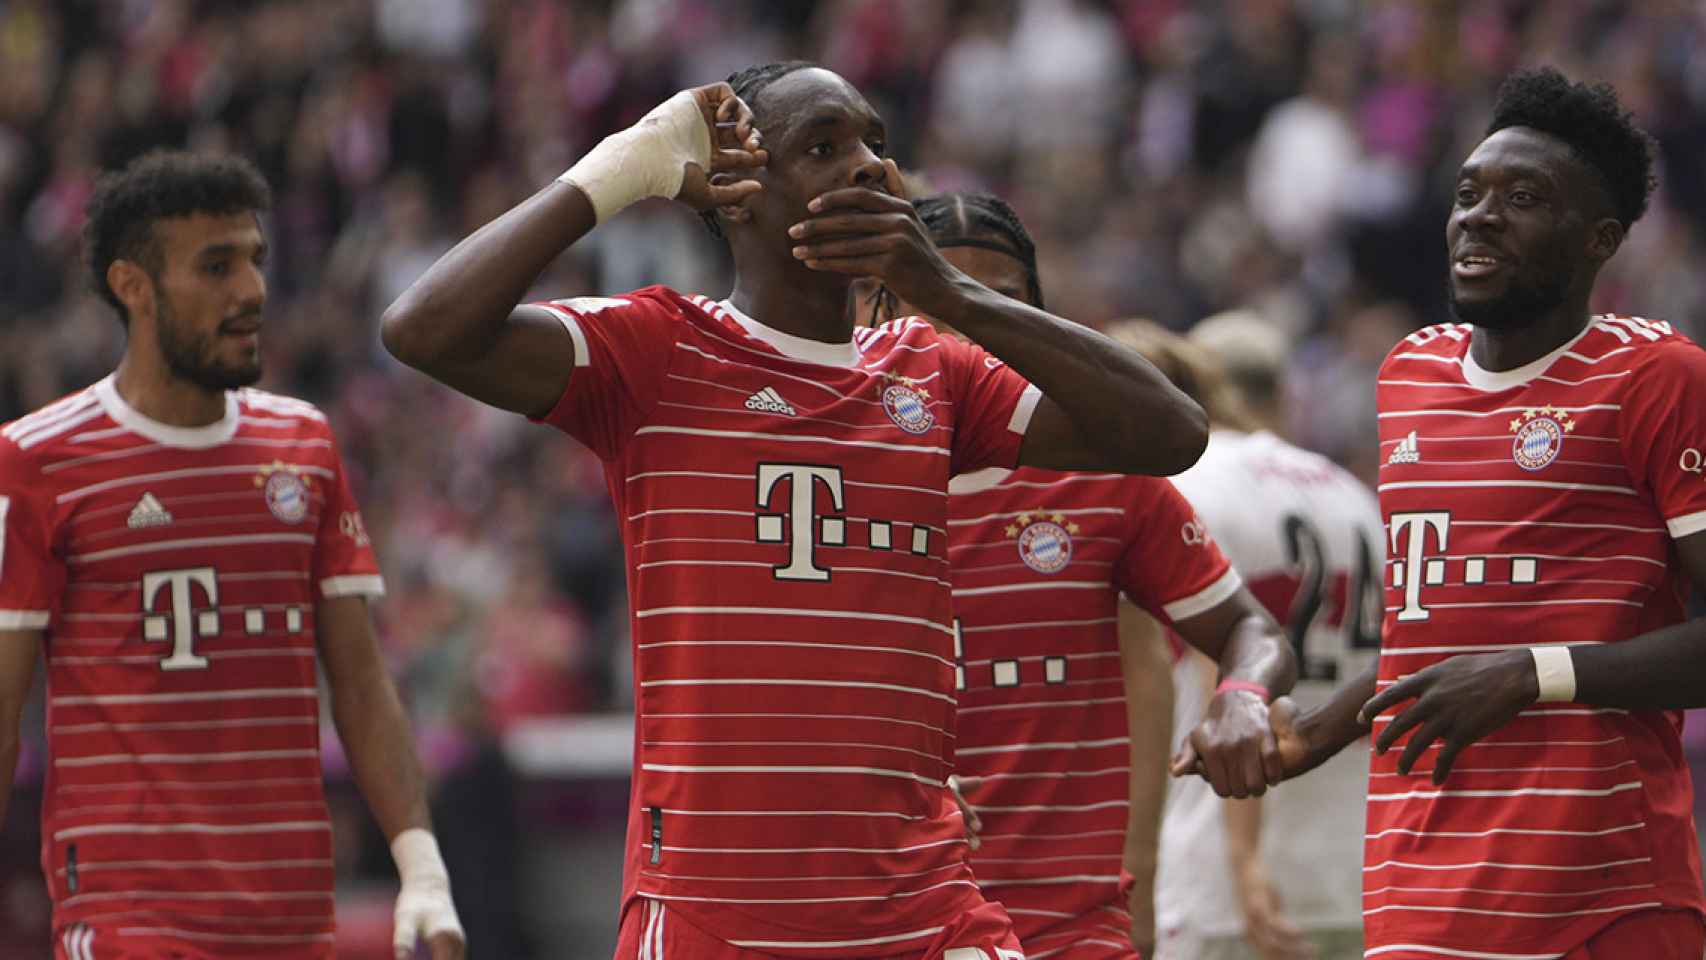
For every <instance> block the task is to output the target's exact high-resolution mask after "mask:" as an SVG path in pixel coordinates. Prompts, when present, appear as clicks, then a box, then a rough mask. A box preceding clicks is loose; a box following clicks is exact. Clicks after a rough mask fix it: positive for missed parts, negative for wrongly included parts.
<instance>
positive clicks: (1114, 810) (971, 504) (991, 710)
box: [948, 469, 1240, 958]
mask: <svg viewBox="0 0 1706 960" xmlns="http://www.w3.org/2000/svg"><path fill="white" fill-rule="evenodd" d="M949 489H950V490H951V491H952V493H953V496H952V498H951V500H950V502H949V513H950V519H949V521H948V529H949V534H950V536H949V540H950V543H949V557H950V559H951V560H952V565H953V581H954V613H955V615H956V617H957V618H958V619H957V625H958V627H959V633H960V637H961V643H960V647H959V649H958V650H956V652H955V653H956V659H957V664H958V671H959V676H960V737H959V744H958V749H957V750H956V752H955V764H956V767H957V774H958V776H959V778H960V782H961V787H962V790H963V792H964V793H965V795H966V799H967V802H969V803H970V804H971V805H972V806H973V808H975V809H976V810H977V812H978V817H979V818H980V819H981V820H982V821H983V830H982V832H981V834H980V836H981V838H982V841H983V842H982V845H981V848H980V849H979V850H978V851H977V852H976V853H974V854H973V856H972V863H973V867H974V869H975V870H976V871H977V878H978V882H979V884H981V885H982V887H983V889H984V892H985V893H986V894H987V895H989V896H991V897H994V898H995V899H997V900H999V901H1000V902H1001V903H1002V904H1003V905H1004V906H1006V908H1007V912H1008V913H1009V914H1011V915H1012V917H1013V920H1014V923H1015V925H1016V927H1017V930H1018V932H1019V937H1020V939H1021V940H1022V941H1023V942H1024V944H1025V948H1026V951H1027V954H1028V955H1029V956H1031V957H1046V956H1053V955H1056V954H1057V953H1062V952H1064V951H1067V950H1070V955H1071V956H1073V957H1081V958H1092V957H1122V956H1131V955H1132V946H1131V941H1130V936H1131V919H1130V917H1129V916H1128V915H1127V914H1126V912H1125V904H1124V902H1123V896H1122V890H1123V885H1122V883H1121V873H1120V865H1121V859H1122V857H1123V854H1124V850H1125V828H1126V815H1127V811H1128V808H1129V806H1130V792H1131V762H1130V758H1131V743H1130V737H1129V736H1128V733H1127V727H1126V700H1125V680H1124V677H1125V674H1124V672H1123V670H1122V669H1121V665H1120V643H1119V635H1118V630H1117V612H1116V607H1117V604H1118V602H1119V598H1120V594H1121V593H1122V592H1124V593H1126V594H1128V595H1129V596H1130V597H1131V598H1132V600H1133V601H1134V602H1135V603H1136V604H1137V605H1138V606H1140V607H1142V608H1143V609H1145V610H1147V611H1148V612H1150V613H1151V614H1153V615H1154V616H1155V617H1157V618H1158V619H1160V620H1162V621H1163V622H1169V623H1170V622H1172V621H1176V620H1180V619H1184V618H1188V617H1192V616H1195V615H1197V614H1199V613H1203V612H1205V611H1207V610H1209V609H1211V608H1213V607H1214V606H1215V605H1216V604H1219V603H1220V602H1222V601H1224V600H1226V599H1227V598H1228V597H1230V596H1232V595H1233V594H1234V593H1236V592H1237V590H1238V587H1239V584H1240V581H1239V577H1238V574H1237V573H1236V572H1234V571H1233V570H1232V569H1231V567H1230V566H1229V565H1228V564H1227V561H1226V558H1225V557H1224V556H1222V555H1221V552H1220V549H1219V548H1218V547H1216V546H1215V544H1214V542H1213V541H1212V540H1211V539H1209V538H1208V537H1207V536H1206V535H1205V534H1204V532H1203V528H1202V523H1201V521H1199V520H1198V519H1197V516H1196V513H1195V512H1194V511H1192V509H1191V507H1190V505H1189V504H1188V503H1186V502H1185V499H1184V497H1182V496H1180V495H1179V493H1178V491H1177V490H1175V489H1174V488H1173V485H1172V484H1171V483H1169V482H1168V481H1167V480H1165V479H1162V478H1159V477H1133V476H1121V475H1117V474H1062V473H1050V472H1045V471H1041V470H1032V469H1020V470H1016V471H1012V472H1008V471H1004V470H992V471H984V472H981V473H978V474H972V475H970V476H965V477H956V478H955V480H954V483H953V485H952V486H951V487H950V488H949Z"/></svg>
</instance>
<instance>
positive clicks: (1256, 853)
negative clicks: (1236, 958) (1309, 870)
mask: <svg viewBox="0 0 1706 960" xmlns="http://www.w3.org/2000/svg"><path fill="white" fill-rule="evenodd" d="M1221 815H1222V816H1223V817H1224V818H1225V822H1226V860H1227V866H1228V867H1229V868H1230V869H1231V871H1232V885H1233V888H1234V889H1235V890H1236V891H1237V894H1238V904H1239V908H1240V909H1241V910H1242V911H1243V913H1244V940H1245V942H1246V943H1248V944H1249V945H1250V946H1251V947H1252V948H1254V949H1255V951H1256V952H1257V954H1258V955H1260V956H1261V957H1262V958H1263V960H1308V958H1313V957H1314V956H1315V955H1316V953H1315V946H1314V944H1312V943H1311V942H1310V941H1309V938H1308V937H1307V936H1306V935H1305V934H1304V933H1303V931H1302V930H1299V929H1298V928H1297V925H1296V924H1293V923H1292V922H1291V921H1290V920H1289V919H1288V918H1287V917H1286V915H1285V912H1284V905H1283V904H1282V903H1281V901H1280V895H1279V890H1278V889H1277V888H1275V887H1274V883H1273V880H1272V879H1271V878H1270V877H1269V876H1268V869H1267V865H1266V864H1264V863H1263V862H1262V798H1261V797H1250V798H1249V799H1246V800H1228V801H1226V802H1225V803H1223V804H1221Z"/></svg>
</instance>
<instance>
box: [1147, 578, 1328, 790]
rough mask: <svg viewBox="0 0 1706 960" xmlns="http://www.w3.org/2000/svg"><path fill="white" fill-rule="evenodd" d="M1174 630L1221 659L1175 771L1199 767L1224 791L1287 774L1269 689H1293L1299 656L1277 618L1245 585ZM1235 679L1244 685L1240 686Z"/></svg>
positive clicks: (1262, 785)
mask: <svg viewBox="0 0 1706 960" xmlns="http://www.w3.org/2000/svg"><path fill="white" fill-rule="evenodd" d="M1176 628H1177V629H1178V631H1179V635H1180V636H1182V637H1184V638H1185V640H1186V642H1188V643H1190V645H1191V646H1193V647H1196V648H1197V649H1198V650H1201V651H1202V652H1203V653H1204V654H1205V655H1206V656H1208V657H1209V659H1211V660H1214V661H1215V662H1216V663H1218V664H1219V665H1220V687H1219V688H1218V689H1217V692H1216V693H1215V695H1214V697H1213V699H1211V700H1210V701H1209V704H1208V712H1207V715H1206V716H1204V717H1203V722H1202V724H1201V725H1199V726H1198V727H1197V729H1195V730H1194V731H1192V732H1191V736H1190V739H1189V740H1188V741H1187V742H1186V744H1185V748H1184V750H1182V751H1181V752H1180V754H1179V756H1178V757H1177V758H1176V759H1175V760H1174V762H1173V773H1174V775H1175V776H1183V775H1184V774H1186V773H1189V772H1191V771H1192V770H1199V769H1200V772H1201V773H1202V774H1203V775H1204V776H1205V777H1207V779H1208V781H1209V782H1210V783H1212V784H1214V790H1215V792H1216V793H1218V794H1220V795H1221V796H1223V797H1248V796H1258V797H1259V796H1261V795H1262V793H1263V792H1264V791H1266V790H1267V788H1268V787H1269V786H1272V785H1273V784H1276V783H1279V782H1280V781H1281V780H1283V779H1284V778H1285V767H1284V763H1283V760H1282V757H1281V754H1280V752H1279V743H1278V740H1277V739H1276V737H1275V734H1274V731H1273V730H1272V721H1271V720H1270V718H1269V715H1268V703H1267V700H1266V698H1264V697H1263V696H1262V695H1261V694H1260V693H1257V692H1255V691H1254V690H1252V689H1250V688H1251V687H1259V688H1261V689H1263V690H1266V691H1267V694H1268V696H1270V697H1271V696H1277V695H1282V694H1285V693H1288V692H1290V691H1291V686H1292V684H1293V683H1296V682H1297V660H1296V656H1295V655H1294V654H1293V653H1292V649H1291V644H1290V643H1289V642H1287V641H1286V638H1285V635H1284V633H1282V632H1281V631H1280V628H1279V625H1278V624H1276V623H1274V620H1273V618H1272V617H1270V616H1268V613H1267V611H1266V610H1264V609H1263V608H1262V605H1261V604H1260V603H1258V602H1257V601H1256V598H1255V597H1254V596H1252V595H1251V594H1250V591H1249V590H1248V589H1247V588H1244V587H1240V588H1239V589H1238V592H1237V593H1235V594H1233V595H1232V596H1230V597H1228V598H1226V599H1225V600H1223V601H1221V602H1220V603H1218V604H1216V605H1215V606H1214V607H1212V608H1210V609H1208V610H1205V611H1204V612H1202V613H1200V614H1198V615H1196V616H1194V617H1189V618H1187V619H1184V620H1180V621H1179V622H1178V623H1177V624H1176ZM1235 685H1248V686H1245V687H1242V688H1240V687H1239V686H1235Z"/></svg>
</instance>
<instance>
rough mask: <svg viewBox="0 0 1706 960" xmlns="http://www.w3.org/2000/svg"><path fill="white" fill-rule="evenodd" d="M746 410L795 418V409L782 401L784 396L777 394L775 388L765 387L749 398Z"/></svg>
mask: <svg viewBox="0 0 1706 960" xmlns="http://www.w3.org/2000/svg"><path fill="white" fill-rule="evenodd" d="M746 408H747V409H748V410H757V411H760V412H761V413H785V414H787V415H788V416H790V417H792V416H795V413H794V408H793V407H792V406H791V405H789V403H788V401H786V400H784V399H782V395H781V394H779V393H777V392H776V388H775V387H765V388H764V389H763V390H760V391H758V392H757V393H755V394H753V395H752V396H750V397H747V398H746Z"/></svg>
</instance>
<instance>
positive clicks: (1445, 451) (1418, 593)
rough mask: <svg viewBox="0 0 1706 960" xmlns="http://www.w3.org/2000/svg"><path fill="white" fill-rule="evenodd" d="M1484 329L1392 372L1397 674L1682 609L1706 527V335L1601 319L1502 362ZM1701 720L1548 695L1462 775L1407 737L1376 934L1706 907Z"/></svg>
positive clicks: (1660, 619) (1388, 948)
mask: <svg viewBox="0 0 1706 960" xmlns="http://www.w3.org/2000/svg"><path fill="white" fill-rule="evenodd" d="M1479 335H1480V334H1476V333H1473V332H1472V329H1471V328H1470V327H1469V326H1467V325H1461V324H1450V325H1440V326H1433V327H1427V328H1424V329H1422V330H1420V331H1417V332H1416V333H1414V334H1412V335H1411V336H1409V337H1407V338H1405V339H1404V340H1403V341H1402V342H1400V343H1399V345H1398V346H1397V348H1396V349H1394V350H1393V351H1392V353H1391V355H1390V356H1389V357H1388V358H1387V360H1386V362H1385V364H1384V365H1383V366H1382V368H1381V371H1380V380H1379V387H1378V408H1379V419H1380V439H1381V447H1380V450H1381V456H1382V457H1383V460H1384V463H1383V465H1382V466H1381V468H1380V483H1379V495H1380V509H1381V513H1382V515H1383V516H1384V518H1385V520H1386V526H1387V534H1388V537H1389V540H1388V543H1387V546H1388V547H1389V550H1388V553H1387V556H1388V561H1387V567H1388V570H1389V572H1390V575H1389V576H1388V578H1387V581H1386V583H1387V587H1386V619H1385V626H1384V637H1383V641H1382V650H1381V657H1380V682H1381V683H1382V684H1383V685H1384V684H1390V683H1392V682H1394V681H1395V680H1397V679H1398V678H1400V677H1403V676H1407V675H1409V674H1411V673H1414V672H1415V671H1417V670H1420V669H1422V668H1424V667H1427V666H1428V665H1430V664H1434V663H1438V662H1440V661H1441V660H1444V659H1446V658H1448V657H1451V656H1453V655H1456V654H1460V653H1461V654H1468V653H1484V652H1488V651H1498V650H1511V649H1522V648H1524V647H1526V646H1528V645H1530V644H1558V643H1564V644H1597V643H1616V642H1619V641H1622V640H1627V639H1629V638H1630V637H1633V636H1636V635H1637V634H1641V633H1645V632H1647V631H1650V630H1654V629H1657V628H1660V627H1664V626H1667V625H1670V624H1674V623H1677V622H1679V621H1681V620H1682V619H1683V617H1684V613H1683V599H1684V597H1685V596H1686V595H1687V588H1688V585H1687V582H1686V579H1685V576H1684V572H1683V570H1682V569H1681V567H1680V566H1679V565H1678V562H1677V553H1676V548H1675V546H1674V545H1673V543H1672V541H1673V540H1676V539H1679V538H1682V537H1685V536H1690V535H1692V534H1696V533H1699V532H1700V531H1701V530H1706V482H1702V474H1701V472H1700V469H1701V464H1700V459H1701V454H1700V451H1701V450H1702V449H1703V448H1706V353H1702V352H1701V350H1700V348H1699V347H1697V346H1696V345H1695V344H1694V343H1692V342H1691V341H1689V340H1688V339H1686V338H1684V337H1682V336H1680V335H1678V334H1676V333H1675V332H1674V331H1673V330H1672V329H1671V327H1670V325H1669V324H1666V323H1660V322H1654V321H1648V320H1639V319H1629V318H1623V317H1596V318H1594V319H1593V320H1591V321H1590V322H1589V324H1588V325H1587V327H1586V329H1584V330H1583V331H1582V332H1581V334H1579V335H1578V336H1576V337H1574V338H1572V339H1571V340H1570V341H1569V342H1568V343H1566V344H1564V345H1563V346H1560V347H1559V348H1558V349H1556V350H1554V351H1552V352H1551V353H1549V354H1547V355H1546V356H1544V357H1541V358H1540V359H1538V360H1535V361H1534V362H1533V363H1529V364H1527V365H1525V366H1522V367H1519V368H1517V369H1515V370H1508V371H1502V372H1493V371H1488V370H1485V369H1483V368H1482V367H1481V366H1480V365H1479V364H1477V363H1476V362H1475V358H1474V357H1473V356H1472V355H1471V354H1470V350H1469V347H1470V343H1471V341H1472V339H1473V337H1474V336H1479ZM1396 712H1397V711H1396V710H1393V711H1388V712H1387V714H1386V715H1385V716H1382V717H1380V718H1377V721H1376V724H1375V731H1376V732H1377V733H1378V732H1379V730H1380V728H1381V726H1382V724H1384V723H1387V722H1390V720H1391V717H1392V716H1394V715H1395V714H1396ZM1681 725H1682V717H1681V715H1680V714H1679V713H1674V712H1654V713H1630V712H1625V711H1622V710H1610V709H1596V708H1592V707H1587V706H1583V705H1580V704H1573V703H1543V704H1537V705H1535V706H1534V707H1532V708H1530V709H1528V710H1525V711H1523V713H1522V714H1521V715H1519V716H1518V717H1517V718H1516V719H1515V720H1513V721H1511V722H1510V723H1509V724H1507V725H1505V726H1504V727H1502V728H1500V729H1498V730H1496V731H1494V732H1493V733H1492V734H1490V735H1488V736H1487V737H1486V738H1485V739H1483V740H1481V741H1479V742H1478V743H1476V744H1474V745H1473V746H1470V747H1468V748H1467V749H1465V750H1464V751H1463V752H1462V754H1460V755H1459V756H1458V758H1457V761H1456V763H1455V764H1454V765H1453V767H1452V771H1451V776H1450V778H1449V779H1448V780H1447V781H1446V783H1445V785H1444V786H1443V787H1442V788H1441V787H1435V786H1434V785H1433V783H1432V781H1431V780H1430V779H1429V775H1430V773H1431V770H1432V762H1431V758H1432V757H1434V756H1437V750H1438V746H1437V744H1436V745H1435V747H1434V748H1433V749H1431V750H1430V751H1429V752H1428V754H1426V755H1425V757H1424V759H1423V760H1422V761H1421V762H1420V763H1419V764H1418V765H1417V769H1416V770H1415V771H1414V772H1413V773H1412V775H1411V776H1408V777H1404V776H1400V775H1398V773H1397V772H1396V766H1397V761H1398V757H1399V755H1400V752H1401V751H1400V750H1399V749H1394V750H1392V751H1390V752H1388V753H1387V754H1386V755H1385V756H1384V757H1376V758H1375V759H1374V760H1373V762H1372V765H1371V771H1370V780H1369V791H1368V793H1369V797H1368V799H1369V804H1368V831H1367V838H1366V850H1365V865H1364V868H1363V870H1364V873H1363V883H1364V893H1363V907H1364V918H1365V924H1366V930H1367V942H1368V946H1369V948H1370V950H1371V951H1375V952H1379V953H1380V954H1381V955H1382V956H1391V957H1443V956H1451V957H1490V956H1512V955H1520V956H1525V957H1526V956H1535V957H1553V956H1558V955H1560V954H1562V953H1564V952H1566V951H1568V950H1570V949H1572V948H1574V947H1576V946H1578V945H1580V944H1581V943H1583V942H1585V941H1586V940H1587V939H1589V938H1590V937H1591V936H1592V935H1593V934H1594V933H1595V932H1596V931H1598V930H1599V929H1601V928H1602V927H1604V926H1606V925H1608V924H1610V923H1612V922H1614V921H1616V920H1617V919H1618V918H1619V917H1620V916H1623V915H1626V914H1628V913H1630V912H1632V911H1637V910H1644V909H1651V908H1658V907H1664V908H1680V909H1690V910H1696V911H1701V912H1706V901H1703V900H1702V896H1701V876H1700V860H1699V854H1698V852H1697V850H1698V847H1697V845H1696V842H1695V833H1694V824H1693V820H1692V816H1691V813H1692V794H1693V790H1692V787H1691V785H1690V782H1689V775H1688V767H1687V765H1686V764H1685V763H1684V761H1683V756H1682V748H1681V745H1680V742H1679V732H1680V728H1681ZM1402 742H1403V741H1400V746H1401V745H1402Z"/></svg>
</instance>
